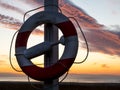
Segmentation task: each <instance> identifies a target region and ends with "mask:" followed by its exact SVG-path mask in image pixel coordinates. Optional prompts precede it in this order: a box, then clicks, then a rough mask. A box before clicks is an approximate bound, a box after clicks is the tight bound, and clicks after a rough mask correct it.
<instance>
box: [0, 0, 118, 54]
mask: <svg viewBox="0 0 120 90" xmlns="http://www.w3.org/2000/svg"><path fill="white" fill-rule="evenodd" d="M2 1H4V0H2ZM5 1H6V0H5ZM28 2H29V3H28ZM21 3H22V4H23V5H24V6H26V8H27V9H26V10H28V8H29V10H30V9H32V8H33V7H34V8H35V6H36V7H38V6H40V5H42V4H43V0H29V1H28V0H24V1H18V2H17V4H21ZM1 5H2V6H0V7H5V8H6V10H7V9H8V8H10V9H11V10H12V9H13V10H15V11H17V12H20V13H21V14H22V13H23V12H24V11H25V8H23V7H20V5H19V6H18V7H17V6H15V5H13V6H12V5H11V4H8V3H7V2H6V3H2V4H1ZM59 6H60V8H61V9H62V12H63V14H65V15H66V16H68V17H75V18H76V20H77V21H78V23H79V24H80V25H81V27H82V29H83V31H84V33H85V36H86V38H87V41H88V43H89V48H90V51H91V52H100V53H105V54H110V55H120V48H119V47H120V39H119V35H120V32H119V31H114V30H111V29H110V28H109V29H108V28H107V29H106V26H104V25H102V24H99V23H98V22H97V20H95V19H94V17H92V16H90V15H88V14H87V13H86V12H85V11H84V10H83V9H81V8H80V7H77V6H76V5H74V4H72V3H71V2H70V1H69V0H60V1H59ZM71 20H72V19H71ZM72 21H73V23H75V22H74V20H72ZM0 24H2V25H3V26H4V27H8V28H13V29H14V30H18V29H19V28H20V27H21V25H22V24H23V23H22V22H21V21H20V20H19V19H17V18H15V17H14V18H13V17H11V16H7V15H4V14H0ZM75 26H77V25H76V24H75ZM114 27H116V26H114ZM76 28H78V27H76ZM115 29H117V30H118V29H120V28H119V27H116V28H115ZM77 30H78V29H77ZM78 31H79V30H78ZM43 33H44V32H43V30H40V29H36V30H34V34H36V35H38V34H43ZM79 33H80V32H79ZM79 36H80V37H79V38H80V39H81V40H83V39H82V37H81V35H79ZM81 44H82V45H81V46H82V47H83V48H86V47H85V45H84V43H81Z"/></svg>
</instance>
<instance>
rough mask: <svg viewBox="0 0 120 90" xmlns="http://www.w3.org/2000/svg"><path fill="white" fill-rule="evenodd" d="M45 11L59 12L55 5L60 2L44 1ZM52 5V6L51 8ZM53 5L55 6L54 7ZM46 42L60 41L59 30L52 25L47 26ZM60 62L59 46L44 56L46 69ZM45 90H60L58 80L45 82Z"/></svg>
mask: <svg viewBox="0 0 120 90" xmlns="http://www.w3.org/2000/svg"><path fill="white" fill-rule="evenodd" d="M44 5H45V6H46V7H45V11H50V12H51V14H52V12H58V8H57V7H55V6H54V5H56V6H57V5H58V0H44ZM49 5H50V6H49ZM52 5H53V6H52ZM44 35H45V36H44V40H45V41H49V42H56V41H58V29H57V27H55V26H53V25H52V24H45V33H44ZM57 60H58V46H54V47H53V48H52V49H51V50H50V51H49V52H48V53H47V54H45V55H44V67H48V66H50V65H52V64H53V63H56V62H57ZM44 89H45V90H58V89H59V86H58V79H56V80H51V81H45V82H44Z"/></svg>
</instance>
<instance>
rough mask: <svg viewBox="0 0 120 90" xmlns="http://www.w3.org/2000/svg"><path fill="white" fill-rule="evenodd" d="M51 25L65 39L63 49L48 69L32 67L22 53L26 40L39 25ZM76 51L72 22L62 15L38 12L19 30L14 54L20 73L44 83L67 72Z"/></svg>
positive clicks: (76, 43)
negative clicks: (56, 28)
mask: <svg viewBox="0 0 120 90" xmlns="http://www.w3.org/2000/svg"><path fill="white" fill-rule="evenodd" d="M45 23H51V24H54V25H55V26H57V27H58V28H59V29H60V30H61V31H62V33H63V36H64V38H65V49H64V52H63V55H62V56H61V58H60V60H58V62H57V63H55V64H53V65H51V66H49V67H45V68H42V67H38V66H36V65H34V64H33V63H32V62H31V61H30V60H29V59H28V58H26V57H25V55H24V54H20V53H23V52H24V51H25V50H26V47H27V40H28V38H29V35H30V34H31V32H32V31H33V30H34V29H35V28H36V27H37V26H38V25H41V24H45ZM77 50H78V37H77V32H76V29H75V27H74V25H73V24H72V22H71V21H70V20H69V19H68V18H67V17H66V16H64V15H63V14H61V13H55V12H52V14H51V13H50V12H45V11H43V12H39V13H36V14H34V15H33V16H31V17H30V18H29V19H28V20H27V21H26V22H25V23H24V24H23V25H22V27H21V28H20V30H19V33H18V35H17V38H16V44H15V53H16V58H17V61H18V64H19V65H20V67H21V69H22V71H23V72H24V73H25V74H27V75H28V76H29V77H31V78H33V79H35V80H40V81H45V80H52V79H56V78H58V77H60V76H61V75H63V74H64V73H65V72H67V71H68V70H69V68H70V67H71V65H72V64H73V62H74V60H75V58H76V54H77Z"/></svg>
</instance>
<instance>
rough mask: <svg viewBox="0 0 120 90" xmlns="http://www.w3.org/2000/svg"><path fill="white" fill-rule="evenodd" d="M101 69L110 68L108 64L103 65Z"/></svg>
mask: <svg viewBox="0 0 120 90" xmlns="http://www.w3.org/2000/svg"><path fill="white" fill-rule="evenodd" d="M101 67H103V68H109V66H108V65H107V64H102V65H101Z"/></svg>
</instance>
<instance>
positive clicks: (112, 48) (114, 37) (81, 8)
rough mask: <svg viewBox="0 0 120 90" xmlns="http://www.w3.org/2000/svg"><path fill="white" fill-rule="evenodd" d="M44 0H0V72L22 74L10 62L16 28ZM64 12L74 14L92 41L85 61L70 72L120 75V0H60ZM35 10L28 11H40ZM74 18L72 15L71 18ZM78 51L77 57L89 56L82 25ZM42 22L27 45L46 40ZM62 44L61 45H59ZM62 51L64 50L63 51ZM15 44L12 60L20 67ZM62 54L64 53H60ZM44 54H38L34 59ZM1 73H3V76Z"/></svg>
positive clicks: (67, 14) (78, 58) (78, 59)
mask: <svg viewBox="0 0 120 90" xmlns="http://www.w3.org/2000/svg"><path fill="white" fill-rule="evenodd" d="M43 1H44V0H0V74H1V75H6V76H9V75H16V74H22V73H17V72H16V71H14V70H13V69H12V68H11V66H10V64H9V50H10V49H9V48H10V44H11V39H12V36H13V34H14V33H15V31H16V30H19V28H20V27H21V25H22V24H23V15H24V13H25V12H27V11H29V10H31V9H34V8H37V7H39V6H42V5H43ZM59 6H60V8H61V10H62V12H63V14H64V15H66V16H68V17H75V18H76V19H77V21H78V22H79V24H80V25H81V27H82V29H83V32H84V33H85V36H86V39H87V41H88V44H89V49H90V53H89V56H88V58H87V60H86V62H84V63H82V64H78V65H76V64H74V65H73V66H72V67H71V69H70V72H69V73H72V74H95V75H98V74H108V75H120V0H59ZM41 10H43V9H40V10H36V11H34V12H31V13H29V14H28V15H26V18H28V17H30V16H31V15H32V14H34V13H36V12H38V11H41ZM71 20H72V19H71ZM73 23H74V25H75V26H76V29H77V31H78V33H79V52H78V55H77V58H76V62H77V61H81V60H83V59H84V57H85V56H86V45H85V42H84V39H83V38H82V36H81V34H80V31H79V28H78V26H77V25H76V23H75V22H74V21H73ZM43 31H44V30H43V26H41V27H40V28H38V29H37V30H35V31H34V32H33V34H32V35H31V36H30V39H29V42H28V45H29V46H31V45H35V44H37V43H39V41H40V42H43V41H44V40H43V37H44V35H43ZM60 48H62V47H60ZM60 52H61V51H60ZM14 54H15V53H14V43H13V48H12V62H13V64H14V66H15V67H16V68H17V69H20V68H18V65H17V63H16V58H15V56H14ZM60 56H61V54H60ZM38 59H42V60H43V57H40V58H36V61H35V60H33V61H35V63H38V62H40V60H38ZM1 75H0V76H1Z"/></svg>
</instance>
